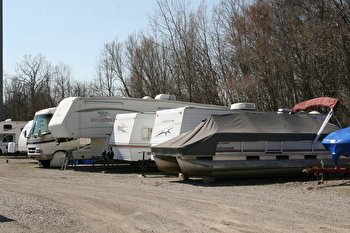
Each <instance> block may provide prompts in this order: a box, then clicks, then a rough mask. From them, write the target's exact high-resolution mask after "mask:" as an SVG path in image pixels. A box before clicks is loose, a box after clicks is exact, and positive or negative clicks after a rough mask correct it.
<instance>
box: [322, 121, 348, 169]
mask: <svg viewBox="0 0 350 233" xmlns="http://www.w3.org/2000/svg"><path fill="white" fill-rule="evenodd" d="M322 144H323V145H324V146H325V147H326V148H327V150H329V151H330V152H331V158H332V160H333V161H334V162H335V163H336V164H337V163H338V161H339V157H340V156H346V157H349V156H350V127H347V128H344V129H340V130H337V131H335V132H333V133H330V134H329V135H328V136H327V137H325V138H324V139H323V141H322Z"/></svg>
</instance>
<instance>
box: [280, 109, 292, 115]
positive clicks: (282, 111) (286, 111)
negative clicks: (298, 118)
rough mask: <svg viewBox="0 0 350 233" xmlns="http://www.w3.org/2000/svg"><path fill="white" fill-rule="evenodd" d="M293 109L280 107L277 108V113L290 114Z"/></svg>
mask: <svg viewBox="0 0 350 233" xmlns="http://www.w3.org/2000/svg"><path fill="white" fill-rule="evenodd" d="M291 111H292V109H290V108H279V109H278V110H277V113H278V114H288V113H290V112H291Z"/></svg>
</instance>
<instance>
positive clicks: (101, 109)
mask: <svg viewBox="0 0 350 233" xmlns="http://www.w3.org/2000/svg"><path fill="white" fill-rule="evenodd" d="M174 99H175V97H174V96H173V95H167V94H160V95H158V96H156V98H155V99H151V98H143V99H139V98H124V97H68V98H66V99H63V100H62V101H61V102H60V103H59V105H58V106H57V110H56V111H55V113H54V114H53V116H52V119H51V120H50V122H49V129H50V131H51V133H52V136H53V137H55V138H57V139H58V140H59V139H60V138H90V139H91V149H90V153H89V154H85V155H84V156H85V157H84V158H88V157H89V158H93V157H96V156H100V155H101V154H102V153H103V152H104V151H107V150H108V141H109V138H110V136H111V133H112V129H113V125H114V121H115V117H116V115H117V114H120V113H132V112H134V113H136V112H156V111H158V110H161V109H169V108H176V107H183V106H202V107H209V106H211V107H212V108H215V109H223V110H224V109H228V107H225V106H216V105H206V104H198V103H190V102H181V101H175V100H174ZM72 158H73V159H75V158H74V154H73V155H72ZM42 159H43V157H42ZM45 159H46V160H48V161H50V160H51V159H53V156H52V154H51V155H50V156H48V155H46V156H45Z"/></svg>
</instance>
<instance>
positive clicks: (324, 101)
mask: <svg viewBox="0 0 350 233" xmlns="http://www.w3.org/2000/svg"><path fill="white" fill-rule="evenodd" d="M338 103H339V100H338V99H335V98H330V97H319V98H315V99H311V100H307V101H304V102H301V103H298V104H296V105H295V106H294V107H293V109H292V111H291V113H296V112H300V111H305V110H307V109H310V108H312V107H328V108H330V109H333V108H334V107H335V106H336V105H337V104H338Z"/></svg>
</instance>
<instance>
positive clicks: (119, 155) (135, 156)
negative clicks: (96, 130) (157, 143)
mask: <svg viewBox="0 0 350 233" xmlns="http://www.w3.org/2000/svg"><path fill="white" fill-rule="evenodd" d="M155 116H156V114H155V113H141V112H139V113H124V114H117V116H116V120H115V122H114V126H113V131H112V135H111V138H110V140H109V148H110V149H112V151H113V154H114V157H113V159H115V160H125V161H140V160H150V159H151V148H150V139H151V134H152V128H153V125H154V120H155Z"/></svg>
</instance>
